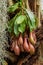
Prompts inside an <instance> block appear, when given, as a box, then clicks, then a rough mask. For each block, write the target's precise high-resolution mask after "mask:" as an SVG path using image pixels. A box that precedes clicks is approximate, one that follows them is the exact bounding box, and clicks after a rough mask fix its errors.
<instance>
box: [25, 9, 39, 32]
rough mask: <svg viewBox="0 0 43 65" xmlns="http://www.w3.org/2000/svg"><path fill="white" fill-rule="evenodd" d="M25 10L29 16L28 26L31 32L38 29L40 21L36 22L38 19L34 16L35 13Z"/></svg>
mask: <svg viewBox="0 0 43 65" xmlns="http://www.w3.org/2000/svg"><path fill="white" fill-rule="evenodd" d="M25 10H26V12H27V15H28V20H29V21H28V25H29V28H30V31H32V30H35V29H36V27H37V22H38V21H36V19H35V18H36V17H35V15H34V14H33V12H31V11H28V10H27V9H25Z"/></svg>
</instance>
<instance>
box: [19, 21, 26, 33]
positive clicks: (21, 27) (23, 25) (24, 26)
mask: <svg viewBox="0 0 43 65" xmlns="http://www.w3.org/2000/svg"><path fill="white" fill-rule="evenodd" d="M25 28H26V24H25V23H24V22H23V23H22V24H21V25H20V26H19V27H18V30H19V32H21V33H23V32H24V31H25Z"/></svg>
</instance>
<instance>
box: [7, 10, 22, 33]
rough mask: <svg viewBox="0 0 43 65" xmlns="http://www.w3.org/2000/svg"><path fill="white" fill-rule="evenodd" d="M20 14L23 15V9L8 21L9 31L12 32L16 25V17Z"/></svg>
mask: <svg viewBox="0 0 43 65" xmlns="http://www.w3.org/2000/svg"><path fill="white" fill-rule="evenodd" d="M19 15H21V11H20V12H19V13H18V14H16V15H15V16H14V17H13V18H12V19H11V20H10V21H8V31H9V32H12V30H13V27H14V22H15V19H16V18H17V17H18V16H19Z"/></svg>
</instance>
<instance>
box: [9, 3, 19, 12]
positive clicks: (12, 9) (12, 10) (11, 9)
mask: <svg viewBox="0 0 43 65" xmlns="http://www.w3.org/2000/svg"><path fill="white" fill-rule="evenodd" d="M18 7H19V3H16V4H14V5H11V6H9V7H8V12H9V13H11V12H14V11H15V10H16V9H18Z"/></svg>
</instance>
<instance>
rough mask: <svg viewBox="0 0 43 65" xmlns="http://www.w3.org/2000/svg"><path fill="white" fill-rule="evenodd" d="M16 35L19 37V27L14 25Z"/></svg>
mask: <svg viewBox="0 0 43 65" xmlns="http://www.w3.org/2000/svg"><path fill="white" fill-rule="evenodd" d="M14 34H15V35H16V36H18V35H19V31H18V25H14Z"/></svg>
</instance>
